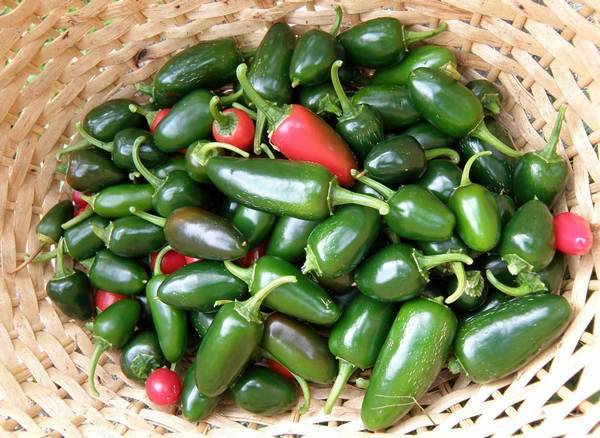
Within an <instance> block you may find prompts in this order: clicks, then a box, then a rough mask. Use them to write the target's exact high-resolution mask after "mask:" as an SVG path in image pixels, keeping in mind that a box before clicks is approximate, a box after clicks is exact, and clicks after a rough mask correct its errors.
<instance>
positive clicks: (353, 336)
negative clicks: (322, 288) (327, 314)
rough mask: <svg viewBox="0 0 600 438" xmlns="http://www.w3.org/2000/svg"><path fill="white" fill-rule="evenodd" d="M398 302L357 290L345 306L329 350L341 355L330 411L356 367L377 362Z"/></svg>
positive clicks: (327, 412) (330, 394) (326, 410)
mask: <svg viewBox="0 0 600 438" xmlns="http://www.w3.org/2000/svg"><path fill="white" fill-rule="evenodd" d="M396 312H397V309H396V306H394V305H390V304H389V303H382V302H381V301H377V300H374V299H372V298H369V297H367V296H365V295H363V294H358V295H357V296H356V297H355V298H354V299H353V300H352V301H351V302H350V304H349V305H348V307H347V308H346V309H345V310H344V313H343V314H342V318H341V319H340V320H339V321H338V322H337V323H336V324H335V326H334V327H333V329H332V330H331V334H330V335H329V351H331V353H332V354H333V355H334V356H335V357H337V358H338V360H339V362H340V364H339V372H338V375H337V378H336V380H335V383H334V384H333V387H332V388H331V391H330V393H329V396H328V397H327V402H326V403H325V407H324V411H325V413H326V414H330V413H331V409H332V408H333V405H334V404H335V402H336V401H337V399H338V398H339V396H340V393H341V392H342V390H343V389H344V386H345V385H346V383H347V382H348V379H349V378H350V377H351V376H352V374H353V373H354V372H355V371H356V370H357V369H359V368H360V369H363V370H364V369H367V368H371V367H372V366H373V365H375V361H376V360H377V356H378V355H379V351H380V350H381V347H382V345H383V343H384V341H385V338H386V336H387V334H388V332H389V331H390V327H391V326H392V322H393V321H394V318H395V317H396Z"/></svg>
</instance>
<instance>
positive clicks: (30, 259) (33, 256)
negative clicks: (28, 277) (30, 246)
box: [7, 243, 47, 274]
mask: <svg viewBox="0 0 600 438" xmlns="http://www.w3.org/2000/svg"><path fill="white" fill-rule="evenodd" d="M46 245H47V244H46V243H43V244H41V245H39V246H38V249H36V250H35V251H34V252H33V254H30V255H29V256H28V257H26V258H25V260H23V262H21V264H20V265H19V266H17V267H16V268H15V269H13V270H12V271H9V272H7V274H16V273H17V272H19V271H20V270H22V269H23V268H24V267H25V266H27V265H28V264H29V263H31V262H34V261H36V260H35V259H36V257H37V256H38V255H39V254H40V253H41V252H42V251H43V250H44V248H45V247H46Z"/></svg>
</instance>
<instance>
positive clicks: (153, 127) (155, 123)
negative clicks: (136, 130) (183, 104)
mask: <svg viewBox="0 0 600 438" xmlns="http://www.w3.org/2000/svg"><path fill="white" fill-rule="evenodd" d="M169 111H171V108H163V109H161V110H158V112H157V113H156V115H155V116H154V119H153V120H152V124H150V132H151V133H152V134H154V131H155V130H156V127H157V126H158V124H159V123H160V122H161V121H162V119H164V118H165V117H166V116H167V114H169Z"/></svg>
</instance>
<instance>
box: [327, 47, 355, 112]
mask: <svg viewBox="0 0 600 438" xmlns="http://www.w3.org/2000/svg"><path fill="white" fill-rule="evenodd" d="M343 64H344V61H342V60H339V59H338V60H337V61H335V62H334V63H333V64H332V65H331V83H332V84H333V89H334V90H335V94H336V96H337V97H338V100H339V101H340V105H341V106H342V112H343V114H344V115H345V114H350V113H352V112H353V111H354V108H353V106H352V103H350V99H348V95H347V94H346V92H345V91H344V87H342V83H341V82H340V75H339V70H340V67H341V66H342V65H343Z"/></svg>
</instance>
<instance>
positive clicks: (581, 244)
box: [554, 211, 594, 255]
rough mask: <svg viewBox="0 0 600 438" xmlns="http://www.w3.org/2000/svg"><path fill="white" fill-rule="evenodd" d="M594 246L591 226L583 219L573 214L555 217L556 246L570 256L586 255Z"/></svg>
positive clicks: (560, 214) (562, 214)
mask: <svg viewBox="0 0 600 438" xmlns="http://www.w3.org/2000/svg"><path fill="white" fill-rule="evenodd" d="M593 244H594V235H593V233H592V229H591V228H590V224H589V223H588V221H586V220H585V219H584V218H583V217H581V216H579V215H578V214H575V213H571V212H568V211H566V212H564V213H559V214H557V215H556V216H554V245H555V246H556V249H558V250H559V251H560V252H562V253H565V254H569V255H585V254H587V253H589V252H590V250H591V249H592V245H593Z"/></svg>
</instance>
